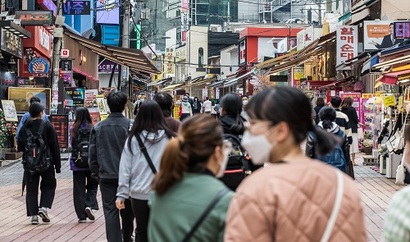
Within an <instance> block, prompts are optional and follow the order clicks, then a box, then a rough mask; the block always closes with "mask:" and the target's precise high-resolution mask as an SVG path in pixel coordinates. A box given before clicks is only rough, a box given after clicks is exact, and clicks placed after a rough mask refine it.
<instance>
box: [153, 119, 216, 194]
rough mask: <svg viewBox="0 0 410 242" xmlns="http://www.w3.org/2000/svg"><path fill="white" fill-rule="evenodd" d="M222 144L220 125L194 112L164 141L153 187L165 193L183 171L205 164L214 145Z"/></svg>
mask: <svg viewBox="0 0 410 242" xmlns="http://www.w3.org/2000/svg"><path fill="white" fill-rule="evenodd" d="M222 144H223V129H222V126H221V125H220V124H219V123H218V121H216V120H215V118H213V117H212V116H211V115H206V114H198V115H194V116H192V117H189V118H187V119H185V120H184V122H183V123H182V125H181V128H180V130H179V132H178V137H177V138H176V139H172V140H170V141H169V142H168V144H167V147H166V148H165V150H164V153H163V154H162V158H161V165H160V169H159V172H158V173H157V175H156V176H155V179H154V183H153V189H154V190H155V191H156V193H157V194H159V195H163V194H165V193H166V192H167V191H168V189H169V188H170V187H172V185H173V184H175V183H176V182H178V181H180V180H181V179H182V178H183V174H184V172H186V171H192V170H195V169H196V168H200V167H205V166H206V163H207V161H208V160H209V158H210V157H211V155H212V154H213V152H214V150H215V147H217V146H222Z"/></svg>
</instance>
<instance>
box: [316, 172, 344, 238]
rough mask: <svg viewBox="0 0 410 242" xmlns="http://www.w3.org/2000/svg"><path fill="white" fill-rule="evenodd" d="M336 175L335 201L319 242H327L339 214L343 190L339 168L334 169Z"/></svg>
mask: <svg viewBox="0 0 410 242" xmlns="http://www.w3.org/2000/svg"><path fill="white" fill-rule="evenodd" d="M336 176H337V190H336V198H335V203H334V204H333V210H332V213H331V214H330V217H329V221H328V222H327V226H326V229H325V232H324V233H323V235H322V239H321V240H320V242H328V241H329V239H330V235H331V234H332V231H333V227H334V226H335V223H336V219H337V216H338V215H339V211H340V206H341V205H342V199H343V190H344V180H343V174H342V172H341V171H340V170H336Z"/></svg>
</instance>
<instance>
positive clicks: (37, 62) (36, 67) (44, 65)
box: [28, 57, 50, 75]
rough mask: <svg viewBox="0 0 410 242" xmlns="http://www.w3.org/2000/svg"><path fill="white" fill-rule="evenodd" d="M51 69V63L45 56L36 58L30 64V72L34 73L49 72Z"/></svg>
mask: <svg viewBox="0 0 410 242" xmlns="http://www.w3.org/2000/svg"><path fill="white" fill-rule="evenodd" d="M49 70H50V64H49V63H48V61H47V60H46V59H45V58H42V57H40V58H35V59H33V60H32V61H31V62H30V64H29V65H28V72H30V73H32V74H40V75H41V74H47V73H48V72H49Z"/></svg>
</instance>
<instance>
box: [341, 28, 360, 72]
mask: <svg viewBox="0 0 410 242" xmlns="http://www.w3.org/2000/svg"><path fill="white" fill-rule="evenodd" d="M357 51H358V36H357V26H352V25H341V26H337V30H336V53H337V57H336V65H340V64H342V63H343V62H345V61H347V60H349V59H352V58H354V57H356V56H357Z"/></svg>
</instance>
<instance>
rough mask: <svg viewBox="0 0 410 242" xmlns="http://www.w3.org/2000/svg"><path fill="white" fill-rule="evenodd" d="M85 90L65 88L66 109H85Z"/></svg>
mask: <svg viewBox="0 0 410 242" xmlns="http://www.w3.org/2000/svg"><path fill="white" fill-rule="evenodd" d="M84 95H85V94H84V88H82V87H66V88H65V98H64V106H65V107H74V110H75V107H84Z"/></svg>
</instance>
